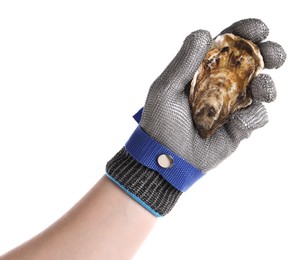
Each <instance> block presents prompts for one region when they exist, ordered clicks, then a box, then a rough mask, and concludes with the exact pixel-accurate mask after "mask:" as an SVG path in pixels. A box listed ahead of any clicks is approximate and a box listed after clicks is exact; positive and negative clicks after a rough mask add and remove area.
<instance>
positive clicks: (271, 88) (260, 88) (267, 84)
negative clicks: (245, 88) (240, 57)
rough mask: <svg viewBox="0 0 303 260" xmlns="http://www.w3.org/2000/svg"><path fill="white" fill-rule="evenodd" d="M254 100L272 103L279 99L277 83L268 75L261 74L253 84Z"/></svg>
mask: <svg viewBox="0 0 303 260" xmlns="http://www.w3.org/2000/svg"><path fill="white" fill-rule="evenodd" d="M251 91H252V94H253V97H254V100H257V101H259V102H266V103H270V102H272V101H274V100H275V99H276V97H277V91H276V87H275V83H274V81H273V80H272V78H271V76H269V75H268V74H259V75H258V76H257V77H255V78H254V79H253V81H252V82H251Z"/></svg>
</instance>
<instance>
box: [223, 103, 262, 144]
mask: <svg viewBox="0 0 303 260" xmlns="http://www.w3.org/2000/svg"><path fill="white" fill-rule="evenodd" d="M267 122H268V116H267V112H266V108H265V107H264V105H263V104H262V103H261V102H258V101H253V103H252V104H251V105H250V106H249V107H247V108H245V109H241V110H239V111H238V112H236V113H235V114H234V115H233V116H232V118H231V120H230V121H229V122H228V123H227V124H226V125H225V129H226V132H227V133H228V135H229V136H230V137H231V138H232V139H233V141H234V142H236V143H238V142H240V141H241V140H243V139H245V138H247V137H249V136H250V134H251V133H252V131H253V130H255V129H258V128H260V127H263V126H264V125H265V124H266V123H267Z"/></svg>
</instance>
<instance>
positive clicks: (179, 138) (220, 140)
mask: <svg viewBox="0 0 303 260" xmlns="http://www.w3.org/2000/svg"><path fill="white" fill-rule="evenodd" d="M223 33H233V34H235V35H238V36H241V37H243V38H246V39H248V40H251V41H253V42H254V43H256V44H257V45H258V46H259V48H260V51H261V54H262V56H263V59H264V63H265V68H268V69H272V68H278V67H280V66H281V65H282V64H283V63H284V61H285V58H286V54H285V52H284V50H283V48H282V47H281V46H280V45H279V44H277V43H274V42H270V41H268V42H262V41H263V40H264V39H265V38H266V37H267V36H268V33H269V30H268V28H267V26H266V25H265V24H264V23H263V22H262V21H260V20H258V19H245V20H241V21H238V22H236V23H234V24H233V25H231V26H230V27H228V28H226V29H225V30H223V31H222V32H221V33H220V34H223ZM211 41H212V39H211V36H210V34H209V32H207V31H202V30H199V31H196V32H193V33H192V34H190V35H189V36H188V37H187V38H186V39H185V41H184V44H183V46H182V48H181V50H180V51H179V53H178V54H177V56H176V57H175V58H174V60H173V61H172V62H171V63H170V64H169V65H168V67H167V68H166V69H165V71H164V72H163V73H162V74H161V75H160V77H159V78H158V79H157V80H156V81H155V82H154V83H153V85H152V86H151V88H150V91H149V94H148V97H147V100H146V104H145V106H144V111H143V115H142V119H141V122H140V125H141V127H142V128H143V129H144V130H145V131H146V132H147V133H148V134H149V135H150V136H151V137H152V138H154V139H155V140H157V141H158V142H160V143H161V144H163V145H164V146H166V147H168V148H169V149H171V150H172V151H173V152H175V153H176V154H178V155H180V156H181V157H182V158H184V159H185V160H186V161H187V162H189V163H191V164H192V165H194V166H195V167H197V168H198V169H200V170H202V171H203V172H207V171H209V170H210V169H212V168H214V167H215V166H217V165H218V164H219V163H220V162H221V161H223V160H224V159H225V158H226V157H228V156H229V155H230V154H231V153H232V152H234V151H235V149H236V148H237V147H238V145H239V143H240V142H241V141H242V140H243V139H244V138H247V137H248V136H250V134H251V133H252V132H253V130H255V129H257V128H260V127H262V126H264V125H265V124H266V123H267V121H268V117H267V112H266V109H265V107H264V105H263V104H262V103H261V102H271V101H273V100H274V99H275V97H276V90H275V86H274V83H273V81H272V79H271V77H270V76H269V75H267V74H260V75H258V76H257V77H256V78H255V79H254V80H253V81H252V82H251V89H252V92H253V97H254V102H253V104H252V105H250V106H249V107H247V108H245V109H242V110H240V111H238V112H236V113H235V114H234V115H233V116H232V118H231V120H229V122H228V123H226V124H225V125H223V126H222V127H220V128H219V129H218V130H217V131H216V132H215V134H214V135H212V136H211V137H209V138H207V139H202V138H201V137H200V136H199V134H198V132H197V130H196V128H195V126H194V123H193V120H192V116H191V110H190V106H189V103H188V96H187V95H186V93H185V86H186V85H187V83H188V82H190V80H191V79H192V78H193V75H194V73H195V72H196V71H197V69H198V67H199V65H200V64H201V62H202V60H203V58H204V56H205V53H206V52H207V51H208V48H209V46H210V44H211Z"/></svg>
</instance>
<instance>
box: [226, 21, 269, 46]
mask: <svg viewBox="0 0 303 260" xmlns="http://www.w3.org/2000/svg"><path fill="white" fill-rule="evenodd" d="M224 33H232V34H235V35H238V36H240V37H243V38H245V39H248V40H251V41H253V42H261V41H263V40H264V39H265V38H266V37H267V36H268V34H269V29H268V27H267V26H266V24H265V23H263V22H262V21H261V20H260V19H255V18H249V19H243V20H240V21H238V22H235V23H233V24H232V25H231V26H229V27H227V28H226V29H225V30H223V31H222V32H221V33H220V34H224Z"/></svg>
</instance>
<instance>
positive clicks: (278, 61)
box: [259, 41, 287, 69]
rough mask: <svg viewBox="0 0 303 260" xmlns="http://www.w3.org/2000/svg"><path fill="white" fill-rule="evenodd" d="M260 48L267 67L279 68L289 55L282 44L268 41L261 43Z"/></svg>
mask: <svg viewBox="0 0 303 260" xmlns="http://www.w3.org/2000/svg"><path fill="white" fill-rule="evenodd" d="M259 48H260V51H261V54H262V56H263V59H264V66H265V68H267V69H277V68H279V67H281V66H282V65H283V64H284V62H285V60H286V56H287V55H286V52H285V51H284V49H283V48H282V46H281V45H280V44H278V43H276V42H272V41H267V42H262V43H260V44H259Z"/></svg>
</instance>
